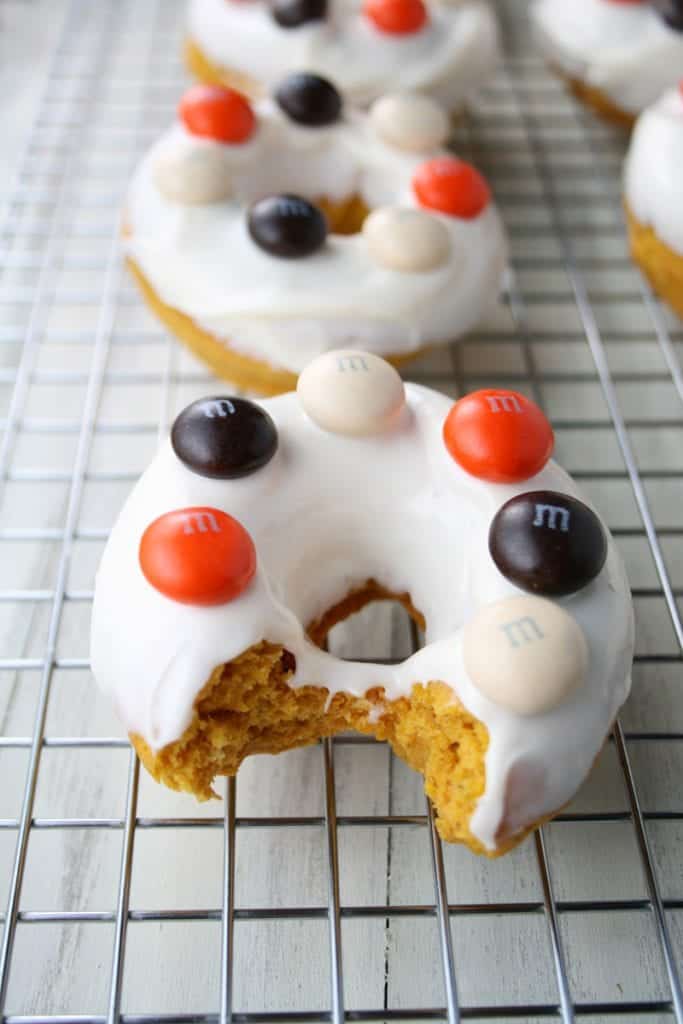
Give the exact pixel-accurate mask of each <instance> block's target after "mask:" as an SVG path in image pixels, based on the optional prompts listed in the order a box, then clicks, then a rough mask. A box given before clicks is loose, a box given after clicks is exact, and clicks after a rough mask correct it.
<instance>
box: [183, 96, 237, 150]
mask: <svg viewBox="0 0 683 1024" xmlns="http://www.w3.org/2000/svg"><path fill="white" fill-rule="evenodd" d="M178 112H179V114H180V117H181V118H182V120H183V123H184V125H185V127H186V128H187V130H188V131H189V132H190V133H191V134H192V135H199V136H201V137H202V138H205V139H213V140H214V141H215V142H232V143H235V142H246V141H247V139H249V138H251V136H252V135H253V134H254V129H255V127H256V118H255V116H254V112H253V110H252V109H251V106H250V104H249V101H248V100H246V99H245V98H244V96H242V94H241V93H239V92H236V91H235V90H234V89H226V88H225V87H224V86H222V85H193V86H192V88H191V89H188V91H187V92H186V93H185V95H184V96H183V98H182V100H181V101H180V106H179V108H178Z"/></svg>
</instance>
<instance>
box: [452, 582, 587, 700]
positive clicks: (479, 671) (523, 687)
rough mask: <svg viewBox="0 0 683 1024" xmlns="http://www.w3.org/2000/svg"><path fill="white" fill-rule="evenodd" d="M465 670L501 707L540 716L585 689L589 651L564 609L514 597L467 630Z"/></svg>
mask: <svg viewBox="0 0 683 1024" xmlns="http://www.w3.org/2000/svg"><path fill="white" fill-rule="evenodd" d="M463 654H464V659H465V668H466V669H467V672H468V674H469V676H470V678H471V680H472V682H473V683H474V685H475V686H476V687H477V688H478V689H479V690H480V691H481V692H482V693H483V694H484V696H486V697H488V698H489V700H492V701H493V702H494V703H495V704H499V705H500V706H501V707H504V708H507V709H508V710H509V711H514V712H515V713H516V714H518V715H539V714H542V713H543V712H544V711H550V710H552V709H553V708H555V707H557V706H558V705H560V704H563V703H564V702H565V701H566V700H567V699H568V698H569V697H570V696H571V694H572V693H574V691H576V690H577V689H578V688H579V687H580V686H581V685H582V684H583V681H584V678H585V675H586V669H587V667H588V647H587V645H586V640H585V637H584V635H583V632H582V630H581V628H580V626H579V625H578V624H577V623H576V622H575V621H574V619H573V618H572V617H571V615H568V614H567V612H565V611H564V609H563V608H560V607H559V605H556V604H554V603H553V602H552V601H548V600H545V599H544V598H540V597H510V598H506V599H505V600H503V601H496V602H495V603H494V604H490V605H487V606H486V607H484V608H481V609H480V610H479V611H478V612H477V614H476V615H475V617H474V618H473V619H472V620H471V622H468V624H467V625H466V626H465V630H464V635H463Z"/></svg>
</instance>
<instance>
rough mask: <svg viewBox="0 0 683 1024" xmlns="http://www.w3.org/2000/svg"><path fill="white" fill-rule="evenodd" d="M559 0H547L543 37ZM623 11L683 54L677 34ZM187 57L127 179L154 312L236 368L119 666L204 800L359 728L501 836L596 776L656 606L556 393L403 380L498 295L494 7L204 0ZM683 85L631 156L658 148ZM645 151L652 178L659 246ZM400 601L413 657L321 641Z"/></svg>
mask: <svg viewBox="0 0 683 1024" xmlns="http://www.w3.org/2000/svg"><path fill="white" fill-rule="evenodd" d="M602 3H604V4H606V5H608V6H609V5H610V4H612V0H591V3H590V4H589V3H588V2H587V0H586V2H585V6H586V10H587V12H588V13H590V11H589V8H590V9H591V10H592V8H594V7H595V8H596V9H597V8H598V7H600V6H601V4H602ZM566 6H568V5H561V4H556V3H554V0H539V2H538V4H537V6H536V8H535V17H536V21H537V24H538V25H539V26H540V27H539V34H540V36H541V38H542V40H543V41H544V42H547V41H548V39H549V36H550V32H549V31H547V26H548V24H550V23H554V17H553V13H552V10H551V9H556V10H559V9H560V8H562V10H563V11H564V8H565V7H566ZM577 6H578V5H577ZM613 6H614V8H615V11H616V9H617V8H618V7H619V6H624V7H626V6H627V5H625V4H623V5H618V4H616V3H614V4H613ZM628 7H629V10H630V14H631V15H632V16H633V17H634V18H638V17H640V16H642V17H643V25H645V23H646V22H647V24H649V22H650V21H651V20H653V19H656V20H655V27H654V28H652V30H651V33H652V38H653V40H654V42H653V46H655V44H658V40H659V38H660V36H661V37H662V39H663V40H664V42H663V46H664V49H663V51H662V53H663V54H664V57H665V58H666V59H665V60H664V59H663V60H662V61H661V62H659V63H660V64H662V65H664V64H666V62H667V61H673V62H674V63H675V61H676V59H677V56H676V54H677V53H678V50H677V47H678V45H679V44H680V42H681V37H680V36H679V33H678V30H677V28H676V27H675V24H674V25H673V27H671V28H669V27H662V26H667V25H668V23H667V21H666V18H665V17H664V16H660V15H659V14H655V13H654V11H651V10H650V8H649V7H648V8H647V12H645V10H643V11H641V12H640V14H638V13H637V12H636V5H635V4H629V5H628ZM546 8H547V9H548V10H546ZM563 17H565V14H562V15H560V14H558V15H557V20H558V22H559V21H560V20H561V18H563ZM606 20H607V21H609V19H606ZM616 20H618V18H616V15H615V23H616ZM673 21H674V22H675V18H674V19H673ZM567 24H568V25H569V27H571V26H572V25H573V22H572V19H571V18H569V19H568V22H567ZM577 24H578V22H577ZM582 31H583V30H582ZM643 31H644V30H643ZM648 31H650V30H648ZM561 34H562V36H563V38H564V37H565V36H569V33H567V32H564V31H563V32H562V33H561ZM577 34H578V35H581V32H579V31H578V29H577ZM669 34H670V35H671V38H669ZM648 38H649V37H648ZM581 39H583V40H585V39H590V33H588V31H587V30H586V31H583V35H581ZM644 40H645V35H643V41H644ZM565 41H567V40H565ZM657 52H659V51H657ZM644 53H645V57H648V58H649V56H651V53H652V51H651V50H649V49H647V47H646V48H645V50H644ZM562 54H564V49H562ZM186 55H187V60H188V64H189V67H190V69H191V70H192V71H193V72H194V73H195V75H196V76H197V77H198V78H199V79H200V80H201V81H200V82H199V83H198V84H196V85H194V86H193V87H192V88H190V89H189V90H188V91H187V92H186V94H185V95H184V96H183V97H182V98H181V100H180V102H179V104H178V108H177V115H176V118H175V121H174V123H173V124H172V125H171V126H170V127H169V129H168V130H167V132H166V133H165V134H164V135H163V136H162V137H161V138H160V139H159V140H158V141H157V142H156V143H155V144H154V145H153V146H152V148H151V149H150V151H149V152H148V153H147V154H146V155H145V157H144V159H143V160H142V162H141V163H140V165H139V167H138V169H137V171H136V173H135V175H134V178H133V181H132V183H131V186H130V190H129V193H128V195H127V198H126V203H125V210H124V218H123V225H124V228H123V230H124V244H125V251H126V256H127V260H128V265H129V267H130V270H131V272H132V274H133V275H134V277H135V279H136V280H137V282H138V284H139V286H140V288H141V291H142V294H143V295H144V297H145V299H146V300H147V302H148V304H149V306H150V308H151V309H152V310H153V311H154V312H155V313H156V314H157V316H158V317H159V318H160V319H161V320H162V321H163V323H164V324H165V325H166V326H167V327H168V328H169V329H170V330H171V331H172V332H173V333H174V334H176V335H177V337H178V338H179V339H180V340H181V341H183V342H184V343H185V344H186V345H187V346H188V347H189V349H190V350H191V351H192V352H193V353H194V354H195V355H196V356H198V357H199V358H200V359H202V360H203V361H204V362H205V363H207V364H208V366H209V367H210V368H211V369H212V370H213V371H214V373H215V374H216V375H217V376H218V377H220V378H222V379H223V380H225V381H228V382H230V385H231V387H230V388H228V389H226V386H225V385H224V384H220V385H217V386H216V389H215V390H214V392H213V394H211V395H210V396H209V397H207V398H203V399H199V400H198V401H195V402H193V403H192V404H190V405H189V406H188V407H187V408H186V409H184V410H183V411H182V412H181V413H180V414H179V416H178V417H177V418H176V420H175V422H174V424H173V427H172V430H171V434H170V438H169V439H168V441H166V442H165V443H164V444H163V445H162V447H161V449H160V451H159V453H158V454H157V456H156V457H155V458H154V460H153V461H152V464H151V465H150V467H149V468H148V469H147V471H146V472H145V474H144V475H143V477H142V478H141V480H140V481H139V482H138V484H137V485H136V487H135V488H134V490H133V492H132V494H131V495H130V497H129V499H128V501H127V502H126V504H125V507H124V508H123V510H122V512H121V514H120V516H119V518H118V521H117V523H116V525H115V527H114V529H113V531H112V533H111V536H110V538H109V541H108V544H107V547H106V549H105V552H104V556H103V558H102V563H101V566H100V569H99V572H98V576H97V585H96V592H95V601H94V610H93V624H92V661H93V669H94V672H95V675H96V677H97V680H98V682H99V684H100V686H101V687H102V689H103V690H104V691H105V692H106V693H107V694H108V695H109V696H110V697H111V699H112V700H113V702H114V703H115V705H116V707H117V709H118V711H119V713H120V715H121V717H122V719H123V721H124V723H125V726H126V729H127V731H128V733H129V735H130V738H131V742H132V743H133V744H134V746H135V749H136V750H137V752H138V754H139V756H140V758H141V760H142V761H143V763H144V764H145V766H146V767H147V769H148V770H149V772H150V773H151V774H152V775H153V776H154V778H155V779H157V780H158V781H160V782H162V783H164V784H165V785H167V786H170V787H171V788H174V789H178V790H184V791H188V792H190V793H193V794H194V795H195V796H196V797H197V798H198V799H200V800H205V799H209V798H210V797H212V796H214V795H215V781H214V780H215V778H216V777H217V776H221V775H234V774H235V773H236V772H237V771H238V769H239V766H240V764H241V763H242V762H243V760H244V758H245V757H247V756H249V755H251V754H257V753H272V754H275V753H279V752H280V751H284V750H288V749H291V748H292V747H296V746H300V745H302V744H306V743H313V742H316V741H318V740H319V739H320V738H321V737H326V736H332V735H334V734H336V733H338V732H340V731H342V730H346V729H356V730H359V731H360V732H363V733H367V734H369V735H372V736H374V737H376V738H377V739H380V740H387V741H388V742H389V743H390V744H391V745H392V747H393V749H394V751H395V752H396V754H397V755H398V756H399V757H401V758H403V759H404V760H405V761H406V762H407V763H408V764H409V765H410V766H412V767H413V768H414V769H415V770H417V771H419V772H421V773H422V775H423V776H424V783H425V791H426V792H427V794H428V796H429V797H430V798H431V800H432V801H433V804H434V808H435V811H436V815H437V827H438V829H439V832H440V834H441V835H442V837H443V838H444V839H445V840H447V841H452V842H462V843H465V844H466V845H467V846H469V848H470V849H471V850H472V851H474V852H476V853H483V854H485V855H487V856H498V855H499V854H501V853H504V852H506V851H507V850H510V849H511V848H513V847H514V846H516V845H517V844H518V843H519V842H521V841H522V839H523V838H524V837H525V836H526V835H527V834H528V832H529V831H530V830H532V829H533V828H535V827H537V826H538V825H539V824H541V823H542V822H543V821H545V820H547V819H548V818H550V817H552V815H554V814H555V813H556V812H557V811H558V810H559V809H560V808H561V807H562V806H563V805H564V804H566V803H567V802H568V801H569V800H570V799H571V797H572V796H573V794H574V793H575V792H576V790H577V788H578V787H579V786H580V785H581V783H582V781H583V780H584V779H585V777H586V775H587V774H588V772H589V771H590V768H591V765H592V764H593V762H594V760H595V758H596V757H597V755H598V753H599V752H600V749H601V747H602V745H603V743H604V740H605V737H606V735H607V733H608V732H609V730H610V728H611V725H612V723H613V721H614V718H615V716H616V715H617V713H618V711H619V709H620V707H621V705H622V704H623V702H624V700H625V699H626V696H627V695H628V691H629V686H630V667H631V660H632V653H633V622H632V610H631V601H630V595H629V589H628V583H627V580H626V576H625V573H624V568H623V565H622V562H621V560H620V557H619V554H618V552H617V550H616V547H615V544H614V542H613V540H612V538H611V537H610V535H609V532H608V530H607V528H606V526H605V524H604V522H603V521H602V520H601V518H600V515H599V513H598V512H597V510H596V509H594V508H592V507H591V505H590V504H589V503H588V502H587V501H586V500H585V498H584V497H583V496H582V495H581V494H580V492H579V490H578V488H577V486H576V484H575V483H574V482H573V481H572V480H571V478H570V477H569V476H568V475H567V473H566V472H564V470H562V469H561V468H560V467H559V466H558V465H557V464H556V463H555V462H554V461H553V460H552V453H553V445H554V438H553V432H552V428H551V426H550V423H549V422H548V420H547V419H546V417H545V415H544V413H543V411H542V410H541V409H540V408H539V407H538V406H537V405H535V404H534V403H533V402H532V401H530V399H529V398H528V397H526V396H525V395H523V394H521V393H518V392H514V391H510V390H506V389H500V388H489V389H485V390H482V391H478V392H475V393H474V394H470V395H466V396H464V397H461V398H460V399H459V400H458V401H455V402H454V401H453V400H452V399H449V398H447V397H446V396H444V395H442V394H439V393H437V392H436V391H433V390H431V389H428V388H425V387H420V386H417V385H415V384H404V382H403V380H402V379H401V376H400V375H399V372H398V369H397V366H400V365H401V364H402V363H404V362H405V361H406V360H408V359H412V358H415V357H416V356H418V355H419V354H420V353H422V352H424V351H425V350H426V349H429V348H431V347H432V346H435V345H439V344H445V343H450V342H453V341H455V340H457V339H458V338H460V337H462V336H464V335H465V334H466V333H467V332H468V331H470V330H471V329H472V328H473V327H475V326H476V324H477V323H479V322H480V320H481V319H482V317H483V316H484V315H485V314H486V312H487V310H488V309H489V307H490V306H491V305H492V304H493V303H495V302H496V300H497V298H498V296H499V292H500V289H501V284H502V281H503V277H504V273H505V268H506V258H507V246H506V238H505V232H504V229H503V226H502V223H501V219H500V216H499V214H498V211H497V209H496V205H495V199H494V196H493V194H492V191H491V188H490V187H489V184H488V183H487V181H486V179H485V178H484V176H483V175H482V174H481V172H480V171H479V170H478V169H477V168H476V167H475V166H473V165H472V164H471V163H470V162H469V161H467V160H464V159H462V157H460V156H459V155H457V154H456V153H455V152H453V150H452V149H451V148H450V147H449V141H450V136H451V128H452V119H453V118H454V117H456V116H457V115H458V114H459V112H460V111H461V109H462V108H463V106H465V105H466V104H467V103H469V102H470V101H471V99H472V97H473V96H474V95H475V94H476V93H477V91H478V90H479V89H481V88H482V87H483V86H484V85H485V84H486V82H487V81H488V80H489V79H490V77H491V75H492V74H493V72H494V71H495V68H496V64H497V60H498V35H497V29H496V22H495V17H494V15H493V13H492V11H491V9H490V7H489V6H488V4H486V3H482V2H479V0H364V2H363V3H358V2H357V0H271V2H268V3H267V2H265V0H191V3H190V8H189V20H188V34H187V38H186ZM552 59H553V63H554V64H556V65H557V66H558V67H559V68H560V70H562V71H563V73H565V74H567V76H568V77H570V78H571V79H572V82H573V84H574V86H575V88H577V89H578V85H577V82H579V77H578V76H575V75H574V74H573V72H572V73H571V74H569V73H568V72H567V68H566V65H565V64H563V62H562V61H561V60H560V59H559V57H557V56H553V58H552ZM573 67H574V65H572V68H573ZM660 70H661V68H660ZM589 77H590V76H589ZM611 82H612V78H611V77H609V78H608V84H611ZM623 95H624V97H625V99H624V103H625V108H627V109H628V110H630V109H631V106H630V105H631V104H632V103H634V102H636V101H637V100H640V99H641V96H642V94H641V92H640V91H638V90H635V92H634V93H633V94H632V93H631V92H628V93H627V92H624V94H623ZM610 96H611V97H612V100H614V99H615V97H616V99H619V98H621V97H622V92H621V90H620V89H619V88H618V89H617V90H616V94H615V95H613V94H612V93H611V92H609V91H608V90H606V91H605V95H604V96H603V95H602V94H601V95H600V103H601V104H602V105H603V106H609V102H608V99H607V98H608V97H610ZM634 96H635V97H636V98H635V100H634V98H633V97H634ZM593 99H595V97H593ZM681 101H683V97H682V96H678V99H677V100H674V99H673V98H671V97H669V98H668V99H667V100H666V102H663V108H662V110H661V111H660V112H659V113H652V114H649V115H647V117H648V119H649V120H648V121H647V123H644V125H643V127H642V128H640V127H639V129H638V130H637V132H636V138H635V143H634V145H635V146H636V147H638V146H640V145H641V143H640V142H639V139H642V140H644V141H642V148H644V150H649V148H650V145H651V141H652V138H655V139H659V142H658V144H659V145H664V144H665V143H664V135H665V129H664V128H663V127H662V126H661V124H660V121H661V120H665V119H666V118H670V119H671V120H673V121H676V119H678V121H679V122H680V123H681V124H683V104H682V102H681ZM679 108H680V109H679ZM645 163H646V160H645V157H643V156H639V155H638V154H637V153H636V154H635V155H634V157H633V160H632V166H631V170H630V172H629V175H628V180H629V182H630V183H631V184H629V188H628V209H629V217H630V219H631V223H632V227H633V231H634V234H635V235H637V236H638V239H639V243H638V244H639V245H640V247H641V248H642V249H643V250H645V249H647V248H648V247H652V246H653V245H654V243H655V241H656V239H655V236H654V229H653V228H652V226H651V225H652V222H653V221H654V222H655V223H656V224H659V220H658V213H657V207H656V203H653V202H652V196H651V195H650V194H649V193H648V192H647V190H645V189H643V188H641V187H640V185H639V181H640V179H641V177H642V176H644V174H645V173H648V174H649V173H651V168H649V167H646V166H645ZM667 227H668V225H667ZM679 228H680V229H681V234H683V225H679V226H678V228H676V229H673V230H672V231H671V233H670V234H668V235H667V237H666V240H665V241H666V242H667V243H668V242H671V241H672V240H674V241H675V240H676V238H677V237H678V230H679ZM674 236H675V237H674ZM662 244H664V241H663V242H662ZM662 273H663V272H662ZM662 280H663V278H662ZM245 391H248V392H252V393H255V394H256V395H260V396H267V397H266V398H264V399H261V400H259V399H258V398H255V397H246V396H245V394H244V392H245ZM376 600H394V601H398V602H399V603H401V604H402V605H403V606H404V607H405V609H406V610H407V612H408V613H409V615H411V616H412V618H413V619H414V620H415V622H416V623H417V625H418V626H419V627H420V628H421V629H423V630H424V634H425V645H424V647H422V648H421V649H420V650H419V651H418V652H417V653H416V654H414V655H413V656H412V657H411V658H409V659H407V660H406V661H404V662H402V663H401V664H396V665H384V664H380V663H372V662H367V661H366V662H363V663H356V662H347V661H341V660H339V659H337V658H335V657H333V656H332V655H331V654H329V653H328V652H327V651H326V650H325V639H326V637H327V634H328V632H329V630H330V629H331V628H332V627H333V626H334V625H335V624H336V623H338V622H340V621H342V620H344V619H345V618H347V617H348V616H349V615H350V614H352V613H353V612H355V611H357V610H359V609H360V608H362V607H363V606H364V605H366V604H368V603H369V602H371V601H376ZM121 637H125V638H126V639H125V643H122V642H121Z"/></svg>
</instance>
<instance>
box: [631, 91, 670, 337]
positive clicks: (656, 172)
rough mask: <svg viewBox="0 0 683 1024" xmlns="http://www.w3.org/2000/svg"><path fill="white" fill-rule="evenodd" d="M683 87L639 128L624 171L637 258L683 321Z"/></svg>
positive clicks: (646, 115) (646, 114)
mask: <svg viewBox="0 0 683 1024" xmlns="http://www.w3.org/2000/svg"><path fill="white" fill-rule="evenodd" d="M681 168H683V81H681V84H680V85H679V87H678V88H677V89H669V90H667V91H666V92H665V93H664V94H663V95H662V96H661V97H660V98H659V99H658V100H657V102H656V103H653V104H652V106H650V107H648V108H647V110H645V111H643V113H642V114H641V115H640V117H639V118H638V120H637V122H636V126H635V129H634V132H633V136H632V138H631V145H630V148H629V152H628V155H627V157H626V164H625V170H624V205H625V208H626V219H627V222H628V229H629V240H630V244H631V254H632V256H633V259H634V260H635V262H636V263H637V264H638V265H639V267H640V268H641V270H642V271H643V272H644V273H645V275H646V276H647V278H648V279H649V281H650V283H651V284H652V287H653V288H654V289H655V291H656V292H657V293H658V294H659V295H661V297H662V298H663V299H664V300H665V301H666V302H668V304H669V305H670V306H671V308H672V309H674V310H675V311H676V313H678V315H679V316H680V317H683V188H682V187H681Z"/></svg>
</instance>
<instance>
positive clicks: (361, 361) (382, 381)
mask: <svg viewBox="0 0 683 1024" xmlns="http://www.w3.org/2000/svg"><path fill="white" fill-rule="evenodd" d="M297 394H298V396H299V401H300V402H301V405H302V406H303V408H304V410H305V411H306V413H307V414H308V416H310V418H311V419H312V420H313V422H314V423H316V424H317V425H318V426H319V427H321V428H322V429H323V430H327V431H329V432H330V433H332V434H342V435H345V436H348V437H363V436H368V435H370V434H379V433H381V432H382V431H383V430H386V429H387V428H388V427H390V426H391V425H392V424H393V423H395V422H396V420H397V418H398V416H399V415H400V413H401V410H402V409H403V406H404V405H405V391H404V388H403V381H402V380H401V378H400V376H399V374H398V372H397V371H396V370H395V369H394V367H393V366H391V365H390V364H389V363H387V362H385V361H384V359H380V358H379V356H375V355H372V353H370V352H358V351H356V350H354V349H339V350H338V351H335V352H325V353H324V354H323V355H321V356H318V358H317V359H314V360H313V362H312V363H309V364H308V366H307V367H306V369H305V370H304V371H303V373H302V374H301V376H300V377H299V382H298V384H297Z"/></svg>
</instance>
